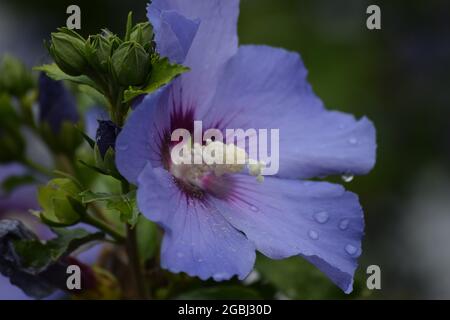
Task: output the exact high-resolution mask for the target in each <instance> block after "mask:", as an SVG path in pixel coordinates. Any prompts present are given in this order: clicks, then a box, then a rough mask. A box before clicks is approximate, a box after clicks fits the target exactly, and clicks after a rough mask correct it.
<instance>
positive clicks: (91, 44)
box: [86, 35, 112, 72]
mask: <svg viewBox="0 0 450 320" xmlns="http://www.w3.org/2000/svg"><path fill="white" fill-rule="evenodd" d="M86 46H87V51H88V52H89V56H88V60H89V63H90V64H91V66H92V67H93V68H95V69H97V70H100V71H102V72H106V71H107V70H108V61H109V59H110V58H111V52H112V42H110V41H109V40H108V39H107V38H105V37H104V36H102V35H95V36H90V37H89V39H88V41H87V43H86Z"/></svg>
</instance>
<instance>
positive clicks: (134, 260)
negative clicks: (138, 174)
mask: <svg viewBox="0 0 450 320" xmlns="http://www.w3.org/2000/svg"><path fill="white" fill-rule="evenodd" d="M122 192H123V194H127V193H129V192H130V185H129V183H128V182H125V181H123V182H122ZM126 227H127V241H126V247H127V254H128V259H129V261H130V266H131V269H132V272H133V275H134V282H135V285H136V289H137V291H138V294H139V298H142V299H148V298H149V292H148V290H147V286H146V282H145V277H144V275H143V273H142V268H141V259H140V257H139V250H138V244H137V234H136V228H135V227H133V226H131V225H129V224H127V226H126Z"/></svg>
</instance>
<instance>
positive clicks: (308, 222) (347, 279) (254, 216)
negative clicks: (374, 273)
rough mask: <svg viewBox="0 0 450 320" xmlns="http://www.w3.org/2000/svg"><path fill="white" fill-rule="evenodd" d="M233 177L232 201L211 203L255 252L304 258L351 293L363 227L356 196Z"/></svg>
mask: <svg viewBox="0 0 450 320" xmlns="http://www.w3.org/2000/svg"><path fill="white" fill-rule="evenodd" d="M235 179H236V182H235V185H236V187H235V192H234V193H233V195H232V197H230V199H229V200H228V201H223V200H219V199H215V200H214V204H215V206H216V208H217V209H218V210H219V211H220V212H221V213H222V215H223V216H224V217H225V218H226V219H227V220H228V221H229V222H230V223H231V224H232V225H233V226H234V227H236V228H237V229H239V230H241V231H242V232H244V233H245V234H246V236H247V237H248V239H249V240H251V241H252V242H253V243H254V244H255V246H256V248H257V250H259V251H261V252H262V253H263V254H265V255H266V256H268V257H270V258H272V259H282V258H286V257H290V256H294V255H302V256H304V257H306V258H307V259H308V260H309V261H310V262H312V263H313V264H315V265H316V266H317V267H318V268H319V269H320V270H322V271H323V272H324V273H326V274H327V276H328V277H329V278H330V279H331V280H332V281H333V282H335V283H336V284H337V285H338V286H339V287H340V288H342V290H344V291H345V292H351V290H352V283H353V274H354V272H355V269H356V267H357V258H358V256H359V255H360V254H361V239H362V236H363V229H364V220H363V212H362V210H361V207H360V205H359V202H358V197H357V196H356V195H355V194H353V193H351V192H346V191H345V190H344V188H342V187H341V186H339V185H335V184H330V183H326V182H301V181H297V180H288V179H279V178H273V177H266V179H265V181H264V183H258V182H256V181H255V179H254V178H252V177H248V176H243V175H241V176H239V177H236V178H235Z"/></svg>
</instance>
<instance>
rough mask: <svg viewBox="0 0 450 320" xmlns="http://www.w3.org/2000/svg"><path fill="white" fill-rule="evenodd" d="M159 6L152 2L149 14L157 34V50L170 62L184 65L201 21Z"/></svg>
mask: <svg viewBox="0 0 450 320" xmlns="http://www.w3.org/2000/svg"><path fill="white" fill-rule="evenodd" d="M159 2H161V1H159ZM158 4H159V3H158V2H156V1H154V2H152V3H151V4H150V5H149V6H148V13H147V16H148V19H149V20H150V22H151V23H152V25H153V30H154V32H155V42H156V44H157V46H156V49H157V50H158V53H159V54H160V55H161V56H163V57H168V58H169V59H170V61H172V62H176V63H183V62H184V60H185V58H186V55H187V53H188V51H189V49H190V48H191V45H192V41H193V40H194V37H195V35H196V33H197V30H198V26H199V21H198V20H195V21H194V20H190V19H188V18H186V17H184V16H182V15H181V14H179V13H177V12H175V11H171V10H164V9H161V8H160V7H158Z"/></svg>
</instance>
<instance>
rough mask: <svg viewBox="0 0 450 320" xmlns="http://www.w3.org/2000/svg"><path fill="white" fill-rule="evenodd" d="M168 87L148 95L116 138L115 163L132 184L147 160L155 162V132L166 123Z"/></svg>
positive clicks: (156, 159) (156, 153)
mask: <svg viewBox="0 0 450 320" xmlns="http://www.w3.org/2000/svg"><path fill="white" fill-rule="evenodd" d="M166 89H167V88H164V89H162V90H160V91H158V92H156V93H153V94H151V95H147V96H146V97H145V99H144V101H143V102H142V103H141V104H140V105H139V107H138V108H136V110H135V111H133V113H132V114H131V116H130V117H129V118H128V120H127V123H126V125H125V126H124V127H123V129H122V131H121V132H120V134H119V136H118V137H117V140H116V165H117V169H118V170H119V172H120V173H121V174H122V175H123V176H124V177H125V178H126V179H127V180H128V181H129V182H131V183H134V184H136V183H137V178H138V176H139V174H140V173H141V171H142V170H143V169H144V167H145V165H146V164H147V162H148V161H152V162H154V163H155V164H156V163H157V162H158V161H160V159H158V157H157V155H158V150H157V146H156V145H155V144H156V143H157V141H158V139H157V138H156V136H155V134H157V132H160V131H161V130H158V128H159V127H160V126H162V127H164V126H165V125H166V123H167V115H168V113H167V110H166V109H167V104H166V101H167V90H166Z"/></svg>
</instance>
